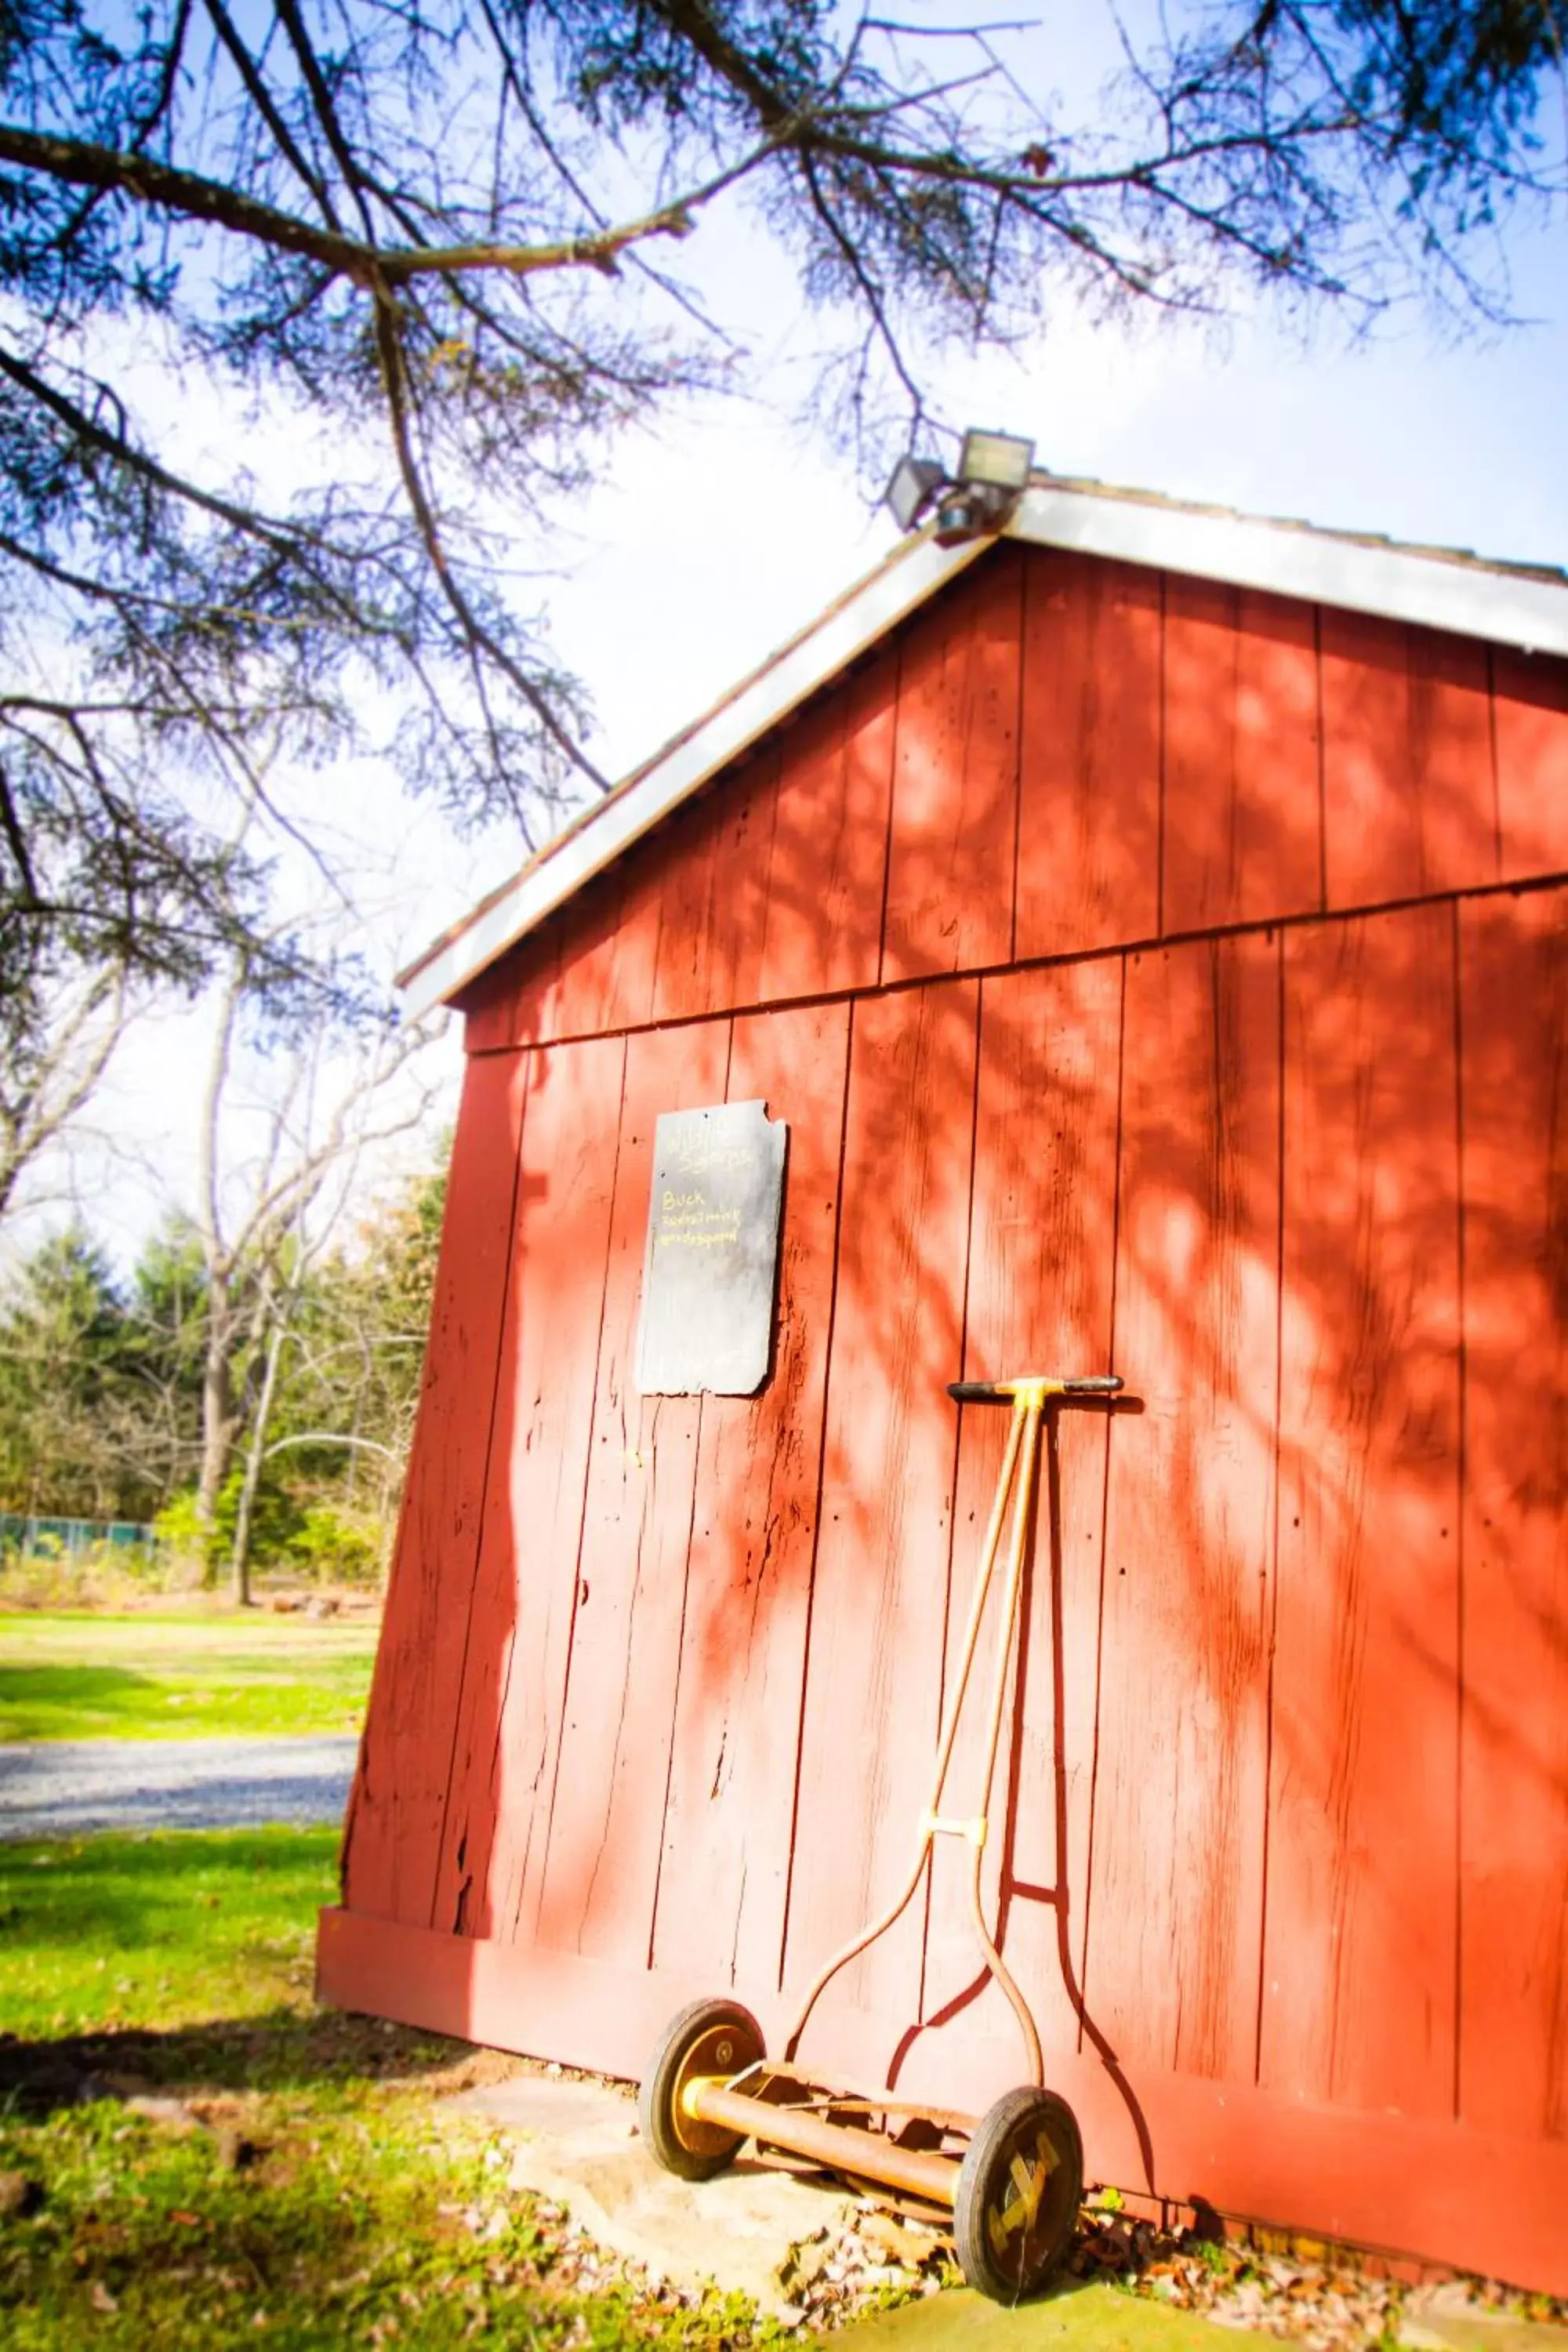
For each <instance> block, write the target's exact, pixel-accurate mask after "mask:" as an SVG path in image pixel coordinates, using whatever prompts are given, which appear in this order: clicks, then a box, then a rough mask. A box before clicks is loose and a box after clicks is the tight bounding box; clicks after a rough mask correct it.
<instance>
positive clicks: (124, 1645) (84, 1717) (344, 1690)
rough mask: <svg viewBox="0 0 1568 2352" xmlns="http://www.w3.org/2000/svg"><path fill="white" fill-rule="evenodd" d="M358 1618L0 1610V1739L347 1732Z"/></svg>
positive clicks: (355, 1724)
mask: <svg viewBox="0 0 1568 2352" xmlns="http://www.w3.org/2000/svg"><path fill="white" fill-rule="evenodd" d="M374 1654H375V1626H374V1622H368V1621H365V1620H355V1621H353V1622H350V1623H346V1624H338V1623H327V1624H321V1625H318V1624H310V1623H304V1622H298V1621H295V1620H293V1619H275V1618H252V1619H242V1620H236V1619H222V1618H214V1617H211V1616H207V1617H205V1618H198V1617H193V1616H189V1615H184V1616H178V1615H177V1616H170V1617H164V1616H161V1615H159V1616H154V1615H152V1614H142V1613H141V1612H137V1613H135V1614H132V1615H129V1616H124V1617H110V1616H98V1617H92V1616H76V1615H68V1614H65V1613H60V1614H48V1615H44V1614H40V1613H37V1612H20V1611H16V1612H5V1613H3V1614H0V1741H4V1740H37V1739H114V1738H119V1739H194V1738H221V1737H223V1736H225V1735H232V1736H235V1737H240V1736H243V1735H249V1734H255V1735H268V1736H270V1735H279V1734H286V1733H294V1734H307V1733H312V1732H317V1733H319V1732H343V1731H356V1730H357V1729H358V1728H359V1726H360V1723H361V1722H362V1720H363V1715H364V1706H365V1699H366V1697H367V1696H368V1693H369V1690H370V1675H371V1666H372V1663H373V1661H374Z"/></svg>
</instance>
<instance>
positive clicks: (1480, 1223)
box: [1459, 890, 1568, 2140]
mask: <svg viewBox="0 0 1568 2352" xmlns="http://www.w3.org/2000/svg"><path fill="white" fill-rule="evenodd" d="M1459 979H1460V997H1461V1005H1462V1022H1463V1041H1464V1042H1463V1083H1462V1091H1461V1100H1462V1104H1463V1125H1462V1129H1461V1150H1462V1152H1463V1169H1464V1199H1465V1235H1464V1243H1465V1255H1464V1282H1465V1518H1464V1620H1463V1629H1462V1639H1463V1654H1464V1662H1465V1675H1464V1714H1463V1718H1462V1727H1461V1749H1460V1772H1461V1786H1460V1796H1461V1811H1460V1828H1459V1864H1460V1896H1461V1914H1460V1916H1461V1920H1462V1924H1463V1936H1462V1940H1461V1945H1460V1954H1459V1972H1460V1986H1461V2015H1460V2023H1461V2032H1460V2044H1459V2106H1460V2112H1461V2113H1462V2114H1463V2115H1464V2116H1467V2117H1468V2118H1469V2119H1472V2120H1473V2121H1475V2122H1476V2123H1478V2124H1480V2125H1483V2126H1487V2127H1489V2128H1490V2129H1494V2130H1508V2131H1515V2132H1519V2133H1536V2132H1540V2133H1545V2134H1549V2135H1551V2136H1552V2137H1555V2138H1558V2139H1563V2140H1568V1951H1565V1949H1564V1938H1563V1922H1564V1920H1565V1919H1568V1551H1565V1549H1564V1544H1563V1507H1564V1503H1565V1501H1568V1491H1565V1490H1568V1353H1565V1341H1564V1330H1563V1314H1564V1307H1565V1306H1568V895H1565V894H1564V893H1563V892H1562V891H1560V890H1553V891H1550V892H1546V893H1543V894H1542V895H1541V896H1540V897H1537V898H1524V899H1520V900H1514V899H1510V898H1504V899H1500V900H1492V901H1489V902H1487V903H1485V904H1479V905H1476V906H1472V907H1468V908H1465V909H1464V910H1463V912H1462V914H1461V917H1460V924H1459Z"/></svg>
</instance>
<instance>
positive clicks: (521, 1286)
mask: <svg viewBox="0 0 1568 2352" xmlns="http://www.w3.org/2000/svg"><path fill="white" fill-rule="evenodd" d="M625 1061H626V1048H625V1045H624V1044H623V1043H622V1041H621V1039H620V1038H618V1037H610V1038H602V1039H595V1040H593V1041H592V1042H590V1043H588V1044H586V1045H580V1046H577V1047H575V1048H574V1049H573V1050H572V1052H571V1053H570V1054H568V1055H554V1056H551V1055H543V1054H539V1055H534V1056H533V1071H532V1084H531V1090H530V1097H529V1108H528V1118H527V1121H526V1124H525V1126H524V1129H523V1136H522V1151H521V1160H520V1161H519V1167H518V1187H517V1216H516V1223H515V1229H514V1234H513V1243H512V1266H511V1274H510V1281H509V1283H508V1286H507V1307H506V1320H505V1322H504V1324H503V1326H502V1329H501V1337H500V1379H499V1381H498V1389H497V1411H496V1443H495V1448H494V1453H495V1468H494V1472H493V1474H492V1475H491V1476H490V1478H489V1482H488V1484H487V1487H486V1493H485V1507H484V1517H483V1520H482V1524H481V1532H480V1539H479V1574H478V1578H477V1580H476V1583H475V1591H474V1601H473V1606H472V1626H471V1633H470V1637H469V1641H468V1652H467V1656H466V1658H465V1662H464V1675H463V1685H462V1690H461V1694H460V1696H459V1700H458V1712H457V1737H456V1739H455V1742H454V1745H453V1751H452V1780H451V1789H450V1793H449V1797H448V1801H447V1811H446V1820H445V1827H444V1834H443V1837H442V1846H441V1867H440V1874H439V1879H438V1882H437V1889H436V1900H435V1906H434V1911H433V1915H432V1924H433V1925H436V1926H438V1927H447V1928H448V1929H450V1930H451V1931H452V1932H454V1933H464V1932H466V1933H468V1934H470V1935H478V1936H488V1935H510V1933H511V1932H512V1928H513V1926H514V1924H515V1921H516V1917H517V1912H518V1906H519V1903H520V1900H521V1890H522V1886H523V1885H524V1884H525V1883H528V1882H530V1880H531V1872H530V1863H531V1859H532V1858H533V1857H534V1856H535V1855H536V1854H542V1851H543V1844H544V1840H545V1837H546V1835H547V1833H548V1829H549V1819H550V1803H551V1798H552V1791H553V1789H554V1779H555V1772H554V1764H555V1743H556V1738H557V1736H558V1733H559V1727H560V1716H561V1690H562V1686H563V1682H564V1679H565V1664H566V1656H567V1645H568V1643H569V1641H570V1638H571V1630H572V1624H573V1621H574V1602H575V1595H576V1589H577V1549H578V1541H579V1536H580V1531H581V1528H582V1522H583V1496H584V1483H585V1480H586V1476H587V1461H588V1440H589V1432H590V1428H591V1424H592V1416H593V1408H594V1394H595V1379H596V1374H597V1368H598V1352H599V1328H600V1322H601V1319H602V1312H603V1290H604V1267H605V1260H606V1256H607V1251H608V1238H609V1225H610V1206H611V1202H612V1199H613V1196H614V1192H615V1180H616V1150H617V1144H618V1140H619V1127H620V1111H621V1087H622V1076H623V1069H624V1065H625ZM585 1269H596V1270H597V1272H596V1276H595V1273H592V1272H590V1273H587V1274H586V1275H585V1272H584V1270H585Z"/></svg>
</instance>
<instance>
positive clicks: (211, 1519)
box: [196, 1275, 239, 1584]
mask: <svg viewBox="0 0 1568 2352" xmlns="http://www.w3.org/2000/svg"><path fill="white" fill-rule="evenodd" d="M234 1340H235V1331H234V1318H233V1315H232V1314H231V1312H230V1308H229V1296H228V1284H227V1281H226V1279H225V1278H224V1277H223V1276H217V1275H214V1276H210V1277H209V1280H208V1286H207V1330H206V1357H205V1363H204V1365H203V1368H202V1468H201V1476H200V1478H199V1479H198V1480H197V1482H196V1524H197V1526H198V1528H200V1529H201V1534H202V1541H203V1547H204V1555H205V1556H204V1559H203V1562H202V1582H203V1583H204V1584H214V1583H216V1580H217V1557H216V1544H215V1539H216V1532H217V1507H218V1498H219V1496H221V1495H222V1493H223V1488H224V1481H225V1480H226V1477H227V1476H228V1465H229V1463H230V1460H231V1459H232V1457H233V1454H234V1441H235V1434H236V1432H237V1428H238V1425H239V1414H238V1411H237V1406H236V1403H235V1395H234V1364H233V1360H232V1359H233V1348H234Z"/></svg>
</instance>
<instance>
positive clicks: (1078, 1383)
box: [947, 1372, 1121, 1404]
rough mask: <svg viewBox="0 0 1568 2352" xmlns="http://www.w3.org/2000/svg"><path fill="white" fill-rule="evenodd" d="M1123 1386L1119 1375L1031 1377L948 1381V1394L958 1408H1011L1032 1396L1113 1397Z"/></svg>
mask: <svg viewBox="0 0 1568 2352" xmlns="http://www.w3.org/2000/svg"><path fill="white" fill-rule="evenodd" d="M1120 1388H1121V1375H1120V1374H1119V1373H1117V1372H1103V1373H1086V1374H1084V1375H1082V1376H1081V1377H1080V1378H1079V1379H1077V1380H1070V1381H1056V1380H1047V1379H1045V1378H1043V1377H1033V1376H1032V1377H1030V1378H1027V1379H1024V1380H1016V1381H949V1382H948V1384H947V1392H948V1395H949V1396H950V1397H952V1401H953V1402H954V1403H955V1404H1012V1403H1014V1402H1016V1400H1017V1399H1018V1398H1019V1397H1020V1396H1022V1397H1024V1398H1026V1399H1027V1397H1028V1396H1029V1395H1030V1394H1031V1393H1033V1394H1034V1395H1035V1396H1037V1397H1038V1398H1040V1399H1041V1400H1042V1401H1043V1400H1044V1399H1045V1398H1047V1397H1054V1396H1058V1397H1097V1396H1114V1395H1115V1394H1116V1392H1117V1391H1118V1390H1119V1389H1120Z"/></svg>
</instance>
